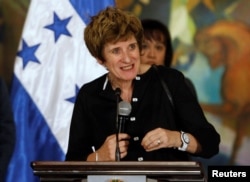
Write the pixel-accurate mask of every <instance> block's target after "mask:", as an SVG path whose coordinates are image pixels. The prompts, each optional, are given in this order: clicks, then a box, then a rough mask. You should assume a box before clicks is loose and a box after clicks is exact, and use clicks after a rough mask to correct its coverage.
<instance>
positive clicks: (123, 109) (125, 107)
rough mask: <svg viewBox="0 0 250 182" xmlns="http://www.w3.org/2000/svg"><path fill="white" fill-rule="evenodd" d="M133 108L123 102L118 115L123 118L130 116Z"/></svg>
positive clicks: (119, 106)
mask: <svg viewBox="0 0 250 182" xmlns="http://www.w3.org/2000/svg"><path fill="white" fill-rule="evenodd" d="M131 110H132V106H131V104H130V103H129V102H126V101H121V102H119V105H118V114H119V115H122V116H128V115H129V114H130V113H131Z"/></svg>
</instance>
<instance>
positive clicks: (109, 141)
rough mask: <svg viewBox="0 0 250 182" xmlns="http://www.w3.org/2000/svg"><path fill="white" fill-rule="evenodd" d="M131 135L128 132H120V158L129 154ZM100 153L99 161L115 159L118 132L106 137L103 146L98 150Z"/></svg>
mask: <svg viewBox="0 0 250 182" xmlns="http://www.w3.org/2000/svg"><path fill="white" fill-rule="evenodd" d="M129 139H130V136H129V135H128V134H126V133H119V134H118V141H119V148H120V158H121V159H122V158H124V157H125V156H126V155H127V150H128V145H129ZM96 152H97V153H98V161H115V156H116V154H115V152H116V134H113V135H110V136H108V137H107V138H106V140H105V142H104V143H103V144H102V146H101V147H100V148H99V149H98V150H97V151H96Z"/></svg>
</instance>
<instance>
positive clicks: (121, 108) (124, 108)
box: [118, 101, 132, 133]
mask: <svg viewBox="0 0 250 182" xmlns="http://www.w3.org/2000/svg"><path fill="white" fill-rule="evenodd" d="M131 110H132V106H131V104H130V103H129V102H126V101H121V102H119V104H118V118H119V119H118V133H124V131H125V124H126V121H127V120H128V116H129V114H130V113H131Z"/></svg>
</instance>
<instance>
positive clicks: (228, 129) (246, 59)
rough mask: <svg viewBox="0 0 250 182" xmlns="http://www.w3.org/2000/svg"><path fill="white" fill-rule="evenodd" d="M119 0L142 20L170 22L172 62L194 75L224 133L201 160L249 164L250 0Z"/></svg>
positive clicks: (205, 104)
mask: <svg viewBox="0 0 250 182" xmlns="http://www.w3.org/2000/svg"><path fill="white" fill-rule="evenodd" d="M120 1H122V0H120ZM120 1H119V0H118V6H120V7H122V8H123V9H126V10H129V11H133V12H134V13H135V14H137V15H138V17H140V18H141V19H144V18H154V19H158V20H160V21H162V22H163V23H165V24H166V25H167V26H168V28H169V30H170V32H171V35H172V42H173V45H174V50H175V56H174V64H173V67H175V68H176V69H179V70H180V71H182V72H183V73H184V74H185V75H186V76H187V77H189V78H190V79H191V80H192V82H193V83H194V85H195V88H196V90H197V94H198V99H199V102H200V104H201V106H202V108H203V110H204V112H205V114H206V117H207V119H208V120H209V122H211V123H212V124H213V125H214V126H215V127H216V129H217V131H218V132H219V133H220V135H221V140H222V141H221V145H220V153H219V154H218V155H217V156H215V157H213V158H211V159H209V160H204V159H199V158H198V159H197V160H199V161H202V162H204V163H205V164H207V165H229V164H230V165H249V164H250V154H249V150H250V84H249V83H250V47H249V45H250V19H249V17H250V11H249V7H250V1H247V0H157V1H153V0H134V1H132V0H131V1H126V2H120ZM210 142H213V141H210ZM194 159H196V158H194Z"/></svg>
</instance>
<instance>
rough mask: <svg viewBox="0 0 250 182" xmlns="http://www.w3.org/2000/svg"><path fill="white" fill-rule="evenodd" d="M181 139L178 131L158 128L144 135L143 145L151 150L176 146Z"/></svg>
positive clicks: (147, 149)
mask: <svg viewBox="0 0 250 182" xmlns="http://www.w3.org/2000/svg"><path fill="white" fill-rule="evenodd" d="M179 141H180V133H179V132H178V131H171V130H167V129H163V128H156V129H154V130H151V131H149V132H148V133H147V134H146V135H145V136H144V138H143V139H142V142H141V145H142V146H143V147H144V149H145V150H146V151H148V152H149V151H153V150H158V149H160V148H171V147H176V145H177V146H178V143H179Z"/></svg>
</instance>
